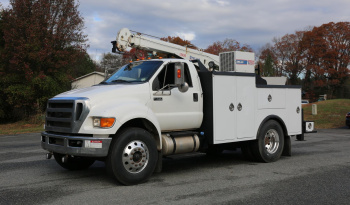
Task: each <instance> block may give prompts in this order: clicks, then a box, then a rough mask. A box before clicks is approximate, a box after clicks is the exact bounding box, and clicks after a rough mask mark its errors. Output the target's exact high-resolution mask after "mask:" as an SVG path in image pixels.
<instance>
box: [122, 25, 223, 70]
mask: <svg viewBox="0 0 350 205" xmlns="http://www.w3.org/2000/svg"><path fill="white" fill-rule="evenodd" d="M115 44H116V45H115V46H116V48H117V49H118V51H121V52H123V51H125V50H126V49H127V48H128V47H134V48H140V49H144V50H148V51H155V52H161V53H166V54H173V55H176V56H178V57H180V58H183V59H187V60H195V59H199V60H200V61H201V62H202V63H203V64H204V65H205V66H206V67H207V68H209V65H208V63H209V62H210V61H213V62H214V63H215V64H216V65H219V63H220V61H219V56H217V55H213V54H209V53H206V52H203V51H199V50H195V49H191V48H187V47H184V46H180V45H176V44H173V43H169V42H166V41H162V40H159V39H155V38H149V37H146V36H144V35H142V34H138V33H131V31H130V30H129V29H127V28H123V29H121V30H120V31H119V32H118V35H117V39H116V43H115Z"/></svg>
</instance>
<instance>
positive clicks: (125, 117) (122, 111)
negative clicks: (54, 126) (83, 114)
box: [79, 101, 162, 149]
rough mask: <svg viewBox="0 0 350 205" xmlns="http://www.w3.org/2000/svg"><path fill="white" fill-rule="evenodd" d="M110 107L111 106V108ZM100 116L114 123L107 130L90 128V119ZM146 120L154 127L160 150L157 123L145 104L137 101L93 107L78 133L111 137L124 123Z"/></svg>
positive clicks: (102, 104)
mask: <svg viewBox="0 0 350 205" xmlns="http://www.w3.org/2000/svg"><path fill="white" fill-rule="evenodd" d="M111 105H112V106H111ZM94 116H102V117H115V119H116V122H115V124H114V125H113V127H111V128H109V129H105V128H94V127H93V126H92V117H94ZM138 118H141V119H146V120H148V121H149V122H150V123H152V124H153V125H154V127H155V128H156V129H157V132H158V139H159V142H160V149H161V148H162V145H161V143H162V140H161V131H160V126H159V122H158V120H157V118H156V116H155V114H154V113H153V112H152V110H151V109H150V108H149V107H147V106H146V105H145V104H142V103H140V102H139V101H123V102H118V103H117V104H113V103H110V102H109V103H108V104H107V103H101V104H99V105H98V106H94V107H93V109H91V112H90V113H89V116H88V117H87V118H86V120H85V121H84V123H83V125H82V126H81V128H80V130H79V133H91V134H100V135H111V134H115V133H117V131H118V130H119V128H120V127H121V126H123V124H125V123H126V122H128V121H130V120H133V119H138Z"/></svg>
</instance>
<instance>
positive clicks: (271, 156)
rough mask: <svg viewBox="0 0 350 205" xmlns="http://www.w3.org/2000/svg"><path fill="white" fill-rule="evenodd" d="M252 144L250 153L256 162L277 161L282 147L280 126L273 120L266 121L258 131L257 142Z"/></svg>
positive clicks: (282, 139)
mask: <svg viewBox="0 0 350 205" xmlns="http://www.w3.org/2000/svg"><path fill="white" fill-rule="evenodd" d="M252 143H253V144H252V152H253V155H254V157H255V158H256V159H257V160H258V161H261V162H274V161H277V160H278V159H279V158H280V157H281V155H282V151H283V147H284V135H283V130H282V128H281V126H280V124H279V123H278V122H276V121H275V120H269V121H267V122H266V123H265V124H264V125H263V126H262V128H261V130H260V131H259V133H258V138H257V140H255V141H253V142H252Z"/></svg>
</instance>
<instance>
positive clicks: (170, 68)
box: [152, 63, 192, 91]
mask: <svg viewBox="0 0 350 205" xmlns="http://www.w3.org/2000/svg"><path fill="white" fill-rule="evenodd" d="M184 77H185V82H187V83H188V85H189V87H192V79H191V75H190V70H189V68H188V65H187V64H186V63H185V69H184ZM174 80H175V63H169V64H168V65H166V66H164V68H163V69H162V71H161V72H160V73H159V74H158V76H157V77H156V78H155V79H154V81H153V83H152V90H154V91H156V90H159V89H161V88H163V87H164V86H166V85H174V84H175V82H174ZM169 89H170V88H169V87H166V88H165V89H164V90H169Z"/></svg>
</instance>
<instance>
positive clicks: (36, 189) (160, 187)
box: [0, 128, 350, 205]
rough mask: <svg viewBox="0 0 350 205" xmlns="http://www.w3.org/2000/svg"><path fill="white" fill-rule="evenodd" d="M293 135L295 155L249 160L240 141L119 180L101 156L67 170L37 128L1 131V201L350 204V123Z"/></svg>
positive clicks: (173, 160) (176, 157)
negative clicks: (141, 177)
mask: <svg viewBox="0 0 350 205" xmlns="http://www.w3.org/2000/svg"><path fill="white" fill-rule="evenodd" d="M305 139H306V141H296V140H295V138H292V156H291V157H282V158H281V159H280V160H279V161H277V162H274V163H257V162H251V161H247V160H245V158H244V157H243V156H242V154H241V151H240V149H237V150H235V151H225V152H224V153H223V154H221V155H219V156H215V157H207V156H206V155H205V154H188V155H181V156H174V157H168V158H165V159H163V172H162V173H156V174H153V176H152V177H151V178H150V179H149V180H148V181H147V182H145V183H143V184H139V185H136V186H122V185H120V184H118V183H117V182H115V181H114V180H113V179H111V178H110V177H109V176H108V175H107V174H106V170H105V164H104V163H103V162H95V163H94V164H93V165H92V166H91V167H90V168H89V169H88V170H83V171H67V170H65V169H63V168H61V167H60V166H59V165H58V164H57V163H56V162H55V160H54V159H50V160H47V159H45V154H46V151H45V150H42V149H41V147H40V133H32V134H20V135H6V136H5V135H2V136H0V204H112V203H113V204H299V205H300V204H349V203H350V202H349V201H350V129H346V128H342V129H327V130H318V133H313V134H307V135H306V137H305Z"/></svg>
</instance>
